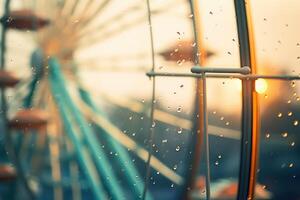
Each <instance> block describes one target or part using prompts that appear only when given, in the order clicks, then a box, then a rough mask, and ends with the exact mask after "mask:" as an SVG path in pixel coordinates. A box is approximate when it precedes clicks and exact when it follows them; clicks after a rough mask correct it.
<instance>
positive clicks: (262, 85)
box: [255, 78, 268, 94]
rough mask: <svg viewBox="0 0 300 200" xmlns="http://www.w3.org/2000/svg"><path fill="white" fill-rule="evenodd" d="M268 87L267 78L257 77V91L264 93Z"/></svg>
mask: <svg viewBox="0 0 300 200" xmlns="http://www.w3.org/2000/svg"><path fill="white" fill-rule="evenodd" d="M267 89H268V83H267V81H266V80H265V79H261V78H260V79H257V80H256V81H255V91H256V92H257V93H259V94H263V93H265V92H266V91H267Z"/></svg>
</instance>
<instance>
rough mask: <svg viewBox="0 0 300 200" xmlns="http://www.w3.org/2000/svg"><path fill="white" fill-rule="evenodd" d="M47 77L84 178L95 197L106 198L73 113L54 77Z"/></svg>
mask: <svg viewBox="0 0 300 200" xmlns="http://www.w3.org/2000/svg"><path fill="white" fill-rule="evenodd" d="M49 79H50V85H51V90H52V92H53V94H54V95H53V97H54V100H55V102H56V104H57V106H58V108H59V112H60V114H61V117H62V119H63V122H64V129H65V132H66V134H67V135H68V136H69V138H70V139H71V141H72V144H73V147H74V149H75V153H76V155H77V158H78V161H79V164H80V166H81V168H82V170H83V171H84V173H85V174H86V178H87V180H88V182H89V184H90V185H91V188H92V191H93V194H94V195H95V199H108V198H107V195H106V192H105V189H104V187H103V186H102V184H101V182H100V180H99V178H98V176H97V174H96V170H95V169H94V168H93V167H92V166H93V165H92V163H91V158H90V157H89V154H88V149H87V147H86V146H85V144H84V143H83V140H82V138H81V137H80V133H79V132H78V130H75V128H74V127H76V125H75V124H74V123H75V121H76V120H75V119H74V115H73V114H72V113H70V111H69V108H68V104H67V103H66V102H65V99H64V97H63V95H61V94H62V91H61V88H60V87H59V85H58V84H57V83H56V80H55V78H53V77H52V76H50V77H49ZM95 175H96V176H95Z"/></svg>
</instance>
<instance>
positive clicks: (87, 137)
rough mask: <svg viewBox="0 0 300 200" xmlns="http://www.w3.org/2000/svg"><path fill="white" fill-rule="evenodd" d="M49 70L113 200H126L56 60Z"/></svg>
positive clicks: (50, 64) (51, 60) (50, 61)
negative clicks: (103, 176) (72, 96)
mask: <svg viewBox="0 0 300 200" xmlns="http://www.w3.org/2000/svg"><path fill="white" fill-rule="evenodd" d="M49 70H50V74H49V75H50V80H51V82H52V83H53V84H56V85H57V86H58V87H59V88H60V93H59V94H60V95H61V97H62V98H63V101H65V103H66V104H67V107H68V108H69V112H70V113H72V116H73V117H74V120H75V121H76V124H77V125H78V127H79V129H80V134H82V139H84V141H85V142H86V145H87V146H88V148H89V150H90V153H91V154H92V157H93V159H94V162H95V165H96V167H97V169H98V170H99V172H100V174H101V175H105V178H104V180H102V181H103V184H104V185H105V187H106V189H107V190H108V191H109V194H110V195H111V197H112V199H116V200H118V199H124V198H125V193H124V191H123V190H122V188H121V186H120V185H119V184H118V181H117V178H116V176H115V175H114V173H113V170H112V167H111V166H110V165H109V162H108V160H107V157H106V155H105V153H104V152H103V149H102V148H101V146H100V145H99V144H98V143H97V138H96V137H95V135H94V133H93V131H92V129H91V127H90V126H89V124H88V122H87V121H86V120H85V119H84V118H83V116H82V114H81V113H80V111H79V110H78V108H77V107H76V106H75V104H74V103H73V101H72V99H71V98H70V96H69V95H68V91H67V89H66V85H65V83H64V78H63V76H62V73H61V71H60V66H59V63H58V61H57V60H56V59H54V58H51V59H50V60H49ZM54 94H57V93H54Z"/></svg>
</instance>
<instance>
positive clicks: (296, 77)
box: [146, 71, 300, 80]
mask: <svg viewBox="0 0 300 200" xmlns="http://www.w3.org/2000/svg"><path fill="white" fill-rule="evenodd" d="M146 75H147V76H149V77H154V76H162V77H192V78H203V74H202V73H201V74H193V73H172V72H154V71H150V72H147V73H146ZM205 77H206V78H230V79H251V80H255V79H260V78H262V79H274V80H300V75H259V74H248V75H240V74H233V73H224V74H223V73H219V74H211V72H207V73H205Z"/></svg>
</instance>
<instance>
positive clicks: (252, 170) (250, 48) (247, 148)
mask: <svg viewBox="0 0 300 200" xmlns="http://www.w3.org/2000/svg"><path fill="white" fill-rule="evenodd" d="M234 3H235V12H236V22H237V29H238V35H239V44H240V63H241V66H242V67H243V66H249V67H250V68H251V71H252V73H256V66H255V52H254V39H253V33H252V27H251V23H250V17H249V15H250V10H249V9H250V8H249V5H248V4H249V2H248V1H247V2H245V1H244V0H235V1H234ZM242 88H243V90H242V139H241V160H240V172H239V173H240V174H239V187H238V199H240V200H244V199H253V197H254V188H255V175H256V162H257V148H258V132H259V118H258V102H257V94H256V93H255V90H254V80H247V79H243V80H242Z"/></svg>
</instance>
